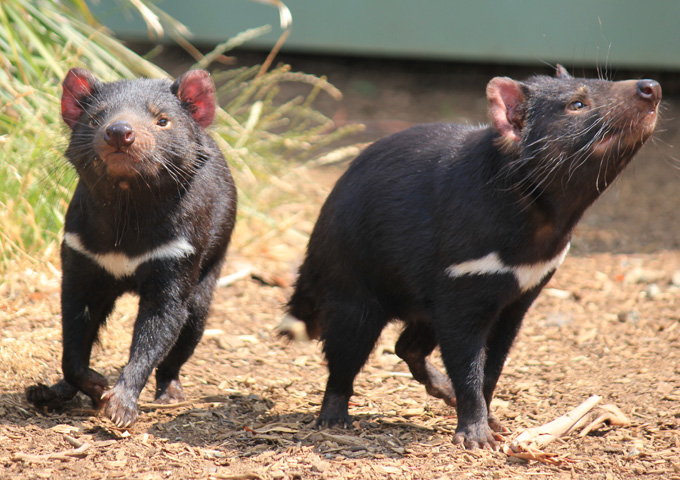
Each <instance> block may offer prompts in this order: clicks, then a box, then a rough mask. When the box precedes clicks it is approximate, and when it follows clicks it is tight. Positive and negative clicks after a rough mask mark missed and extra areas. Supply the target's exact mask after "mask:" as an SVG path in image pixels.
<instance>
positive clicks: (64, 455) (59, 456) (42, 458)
mask: <svg viewBox="0 0 680 480" xmlns="http://www.w3.org/2000/svg"><path fill="white" fill-rule="evenodd" d="M90 447H92V444H91V443H83V444H82V445H81V446H80V447H78V448H74V449H71V450H64V451H62V452H56V453H46V454H43V455H32V454H29V453H22V452H19V453H15V454H14V455H13V456H12V460H14V461H23V462H31V463H39V462H47V461H50V460H72V459H73V458H77V457H84V456H85V455H86V452H87V450H89V449H90Z"/></svg>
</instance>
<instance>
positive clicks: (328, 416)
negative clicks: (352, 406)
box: [316, 394, 352, 428]
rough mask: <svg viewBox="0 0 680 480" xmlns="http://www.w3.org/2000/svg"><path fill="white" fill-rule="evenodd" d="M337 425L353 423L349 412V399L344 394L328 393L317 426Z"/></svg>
mask: <svg viewBox="0 0 680 480" xmlns="http://www.w3.org/2000/svg"><path fill="white" fill-rule="evenodd" d="M335 425H338V426H340V427H343V428H347V427H349V426H350V425H352V418H351V417H350V416H349V414H348V413H347V399H346V397H345V396H344V395H334V394H326V396H325V398H324V399H323V405H321V413H320V414H319V418H318V419H317V421H316V426H317V427H333V426H335Z"/></svg>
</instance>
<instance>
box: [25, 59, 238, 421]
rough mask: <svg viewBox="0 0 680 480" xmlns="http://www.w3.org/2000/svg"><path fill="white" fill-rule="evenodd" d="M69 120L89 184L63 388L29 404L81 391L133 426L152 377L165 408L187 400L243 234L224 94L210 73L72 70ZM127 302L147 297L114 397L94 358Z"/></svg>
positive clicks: (32, 392)
mask: <svg viewBox="0 0 680 480" xmlns="http://www.w3.org/2000/svg"><path fill="white" fill-rule="evenodd" d="M61 110H62V115H63V118H64V121H65V122H66V124H67V125H68V126H69V128H70V129H71V140H70V144H69V146H68V149H67V151H66V157H67V158H68V160H69V161H70V163H72V164H73V166H74V167H75V169H76V172H77V173H78V176H79V180H78V184H77V186H76V189H75V193H74V195H73V198H72V200H71V203H70V205H69V208H68V211H67V213H66V220H65V233H64V240H63V242H62V247H61V260H62V269H63V279H62V293H61V305H62V335H63V357H62V370H63V374H64V378H63V379H62V380H61V381H59V382H58V383H56V384H55V385H53V386H51V387H48V386H46V385H42V384H41V385H35V386H32V387H29V388H28V389H27V390H26V396H27V399H28V400H29V401H30V402H32V403H34V404H36V405H38V406H48V407H60V406H62V405H63V403H64V402H65V401H66V400H69V399H71V398H73V396H74V395H75V394H76V393H77V392H78V391H81V392H83V393H85V394H86V395H88V396H89V397H90V398H91V399H92V401H93V402H94V405H95V406H96V407H98V408H104V409H105V412H106V415H107V416H108V417H109V418H111V419H112V420H113V422H114V423H115V424H116V425H118V426H120V427H128V426H130V425H131V424H132V423H134V422H135V420H136V419H137V399H138V397H139V394H140V392H141V390H142V388H143V387H144V385H145V384H146V382H147V380H148V378H149V376H150V375H151V373H152V372H153V370H154V369H156V401H157V402H161V403H172V402H178V401H181V400H182V399H183V398H184V397H183V393H182V387H181V385H180V380H179V372H180V368H181V367H182V365H183V364H184V363H185V362H186V361H187V360H188V359H189V357H190V356H191V355H192V353H193V352H194V349H195V347H196V345H197V344H198V342H199V340H200V339H201V336H202V334H203V330H204V327H205V320H206V316H207V314H208V310H209V308H210V302H211V299H212V295H213V290H214V287H215V283H216V280H217V278H218V275H219V273H220V267H221V266H222V263H223V261H224V256H225V253H226V250H227V245H228V243H229V239H230V237H231V232H232V229H233V226H234V216H235V210H236V192H235V188H234V183H233V181H232V177H231V174H230V172H229V168H228V167H227V164H226V162H225V160H224V157H223V156H222V153H221V152H220V150H219V149H218V147H217V145H216V144H215V142H214V141H213V140H212V139H211V138H210V137H209V136H208V135H207V134H206V133H205V131H204V129H205V128H206V127H207V126H208V125H210V123H211V122H212V120H213V117H214V115H215V89H214V86H213V82H212V80H211V79H210V76H209V74H208V73H207V72H205V71H202V70H192V71H189V72H187V73H185V74H184V75H182V76H181V77H180V78H178V79H177V80H176V81H174V82H171V81H169V80H150V79H139V80H134V81H117V82H112V83H103V82H100V81H99V80H97V79H96V78H95V77H93V76H92V74H90V73H89V72H88V71H86V70H83V69H72V70H71V71H69V72H68V74H67V75H66V77H65V79H64V82H63V95H62V99H61ZM124 292H135V293H136V294H138V295H139V312H138V315H137V319H136V321H135V326H134V332H133V338H132V346H131V348H130V359H129V362H128V364H127V365H126V366H125V367H124V368H123V371H122V373H121V375H120V377H119V378H118V381H117V382H116V384H115V385H114V387H113V388H111V389H108V385H107V381H106V379H105V378H104V377H103V376H102V375H101V374H99V373H97V372H96V371H94V370H92V369H91V368H89V363H90V355H91V351H92V346H93V343H94V342H95V341H96V340H97V334H98V330H99V328H100V327H101V326H102V325H103V324H104V323H105V321H106V318H107V316H108V315H109V314H110V313H111V311H112V309H113V306H114V302H115V300H116V298H118V297H119V296H120V295H121V294H123V293H124Z"/></svg>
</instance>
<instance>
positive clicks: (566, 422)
mask: <svg viewBox="0 0 680 480" xmlns="http://www.w3.org/2000/svg"><path fill="white" fill-rule="evenodd" d="M601 399H602V397H600V396H598V395H593V396H592V397H590V398H588V399H587V400H586V401H585V402H583V403H582V404H581V405H579V406H578V407H576V408H574V409H573V410H571V411H570V412H568V413H567V414H565V415H562V416H560V417H558V418H556V419H555V420H553V421H552V422H549V423H546V424H545V425H541V426H538V427H534V428H529V429H527V430H525V431H523V432H522V433H520V434H519V435H518V436H517V437H516V438H515V439H514V440H513V441H512V442H511V443H510V444H509V445H506V446H504V447H503V451H504V452H505V454H506V455H509V456H511V457H516V458H521V459H524V460H536V461H539V462H543V463H548V464H551V465H561V464H563V463H565V462H569V461H571V460H569V459H568V458H567V457H565V456H561V455H557V454H554V453H547V452H543V451H542V449H543V448H545V447H546V446H547V445H548V444H549V443H551V442H553V441H554V440H556V439H558V438H560V437H563V436H566V435H568V434H570V433H573V432H575V431H577V430H579V429H581V433H580V434H579V436H581V437H584V436H586V435H587V434H588V433H590V432H591V431H593V430H595V429H597V428H599V427H601V426H602V425H604V424H605V423H607V422H608V423H609V424H610V425H627V424H629V423H630V420H628V417H626V415H624V414H623V412H621V410H619V408H618V407H616V406H615V405H603V406H602V407H600V409H599V410H598V411H597V412H592V410H593V408H594V407H595V406H596V405H597V403H598V402H599V401H600V400H601ZM593 414H594V415H593Z"/></svg>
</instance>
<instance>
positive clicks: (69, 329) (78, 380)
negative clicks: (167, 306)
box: [26, 247, 120, 410]
mask: <svg viewBox="0 0 680 480" xmlns="http://www.w3.org/2000/svg"><path fill="white" fill-rule="evenodd" d="M62 265H63V277H62V292H61V311H62V312H61V313H62V347H63V352H62V371H63V374H64V378H63V379H62V380H60V381H59V382H57V383H56V384H54V385H52V386H47V385H44V384H38V385H33V386H30V387H28V388H27V389H26V398H27V400H28V401H29V402H31V403H33V404H34V405H36V406H37V407H40V408H47V409H48V410H60V409H61V408H62V407H64V404H65V403H66V402H67V401H69V400H71V399H72V398H73V397H74V396H75V395H76V393H78V391H81V392H83V393H84V394H86V395H87V396H89V397H90V398H91V399H92V403H93V404H94V406H95V408H98V407H100V406H101V405H102V400H101V396H102V394H103V393H104V391H105V390H106V388H107V381H106V379H105V378H104V377H103V376H102V375H101V374H99V373H97V372H96V371H94V370H92V369H91V368H89V364H90V355H91V353H92V345H93V344H94V342H95V341H96V339H97V332H98V330H99V328H100V326H101V325H102V324H103V323H104V322H105V321H106V318H107V316H108V315H109V314H110V313H111V310H112V309H113V305H114V302H115V299H116V297H117V296H118V295H119V293H120V292H119V291H118V290H117V288H116V284H115V283H114V282H113V280H112V279H111V278H110V277H109V276H108V275H106V274H103V273H102V272H101V271H99V269H98V268H96V267H95V266H93V265H91V264H90V262H89V261H88V260H86V259H84V258H82V257H81V256H80V254H78V253H76V252H73V251H71V250H70V249H68V247H64V248H63V250H62Z"/></svg>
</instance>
